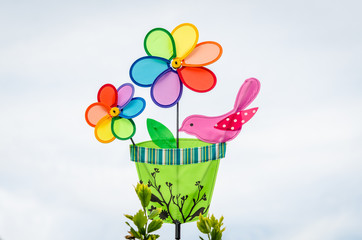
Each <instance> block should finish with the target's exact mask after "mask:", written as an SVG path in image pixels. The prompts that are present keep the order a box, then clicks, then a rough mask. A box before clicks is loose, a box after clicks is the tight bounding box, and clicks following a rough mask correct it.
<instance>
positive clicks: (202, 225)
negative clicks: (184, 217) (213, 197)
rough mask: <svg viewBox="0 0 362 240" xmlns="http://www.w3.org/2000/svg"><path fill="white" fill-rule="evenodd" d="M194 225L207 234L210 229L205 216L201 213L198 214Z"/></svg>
mask: <svg viewBox="0 0 362 240" xmlns="http://www.w3.org/2000/svg"><path fill="white" fill-rule="evenodd" d="M196 225H197V228H198V229H199V230H200V232H202V233H205V234H209V233H210V231H211V226H210V223H209V220H208V219H207V218H204V217H203V216H202V215H201V214H200V216H199V221H197V223H196Z"/></svg>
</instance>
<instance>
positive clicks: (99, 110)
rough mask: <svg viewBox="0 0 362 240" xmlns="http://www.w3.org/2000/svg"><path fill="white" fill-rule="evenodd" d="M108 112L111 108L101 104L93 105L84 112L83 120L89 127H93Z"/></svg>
mask: <svg viewBox="0 0 362 240" xmlns="http://www.w3.org/2000/svg"><path fill="white" fill-rule="evenodd" d="M110 110H111V108H110V107H109V106H107V105H105V104H103V103H98V102H97V103H93V104H91V105H90V106H89V107H88V108H87V110H86V111H85V120H86V121H87V123H88V124H89V125H90V126H92V127H95V126H96V124H97V123H98V122H99V120H101V119H102V118H103V117H104V116H105V115H107V114H108V112H109V111H110Z"/></svg>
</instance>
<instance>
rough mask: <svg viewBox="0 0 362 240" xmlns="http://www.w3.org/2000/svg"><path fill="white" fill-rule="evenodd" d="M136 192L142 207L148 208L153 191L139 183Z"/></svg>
mask: <svg viewBox="0 0 362 240" xmlns="http://www.w3.org/2000/svg"><path fill="white" fill-rule="evenodd" d="M135 190H136V193H137V196H138V198H139V199H140V201H141V205H142V207H143V208H146V207H147V206H148V204H150V201H151V195H152V194H151V189H150V188H149V187H148V186H147V185H145V184H141V183H137V186H136V188H135Z"/></svg>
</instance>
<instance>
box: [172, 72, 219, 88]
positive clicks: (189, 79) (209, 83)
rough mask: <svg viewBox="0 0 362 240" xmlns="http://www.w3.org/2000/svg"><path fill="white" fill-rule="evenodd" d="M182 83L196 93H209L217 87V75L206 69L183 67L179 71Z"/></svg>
mask: <svg viewBox="0 0 362 240" xmlns="http://www.w3.org/2000/svg"><path fill="white" fill-rule="evenodd" d="M177 72H178V73H179V75H180V78H181V81H182V82H183V84H185V86H186V87H188V88H190V89H191V90H193V91H195V92H208V91H210V90H211V89H213V88H214V87H215V85H216V76H215V74H214V73H213V72H212V71H210V70H209V69H207V68H204V67H183V68H179V69H177Z"/></svg>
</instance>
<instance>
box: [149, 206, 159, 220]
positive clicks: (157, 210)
mask: <svg viewBox="0 0 362 240" xmlns="http://www.w3.org/2000/svg"><path fill="white" fill-rule="evenodd" d="M161 211H162V208H156V209H155V210H153V211H152V212H151V213H150V215H149V216H148V218H149V219H153V218H155V217H157V216H158V215H159V214H160V213H161Z"/></svg>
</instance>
